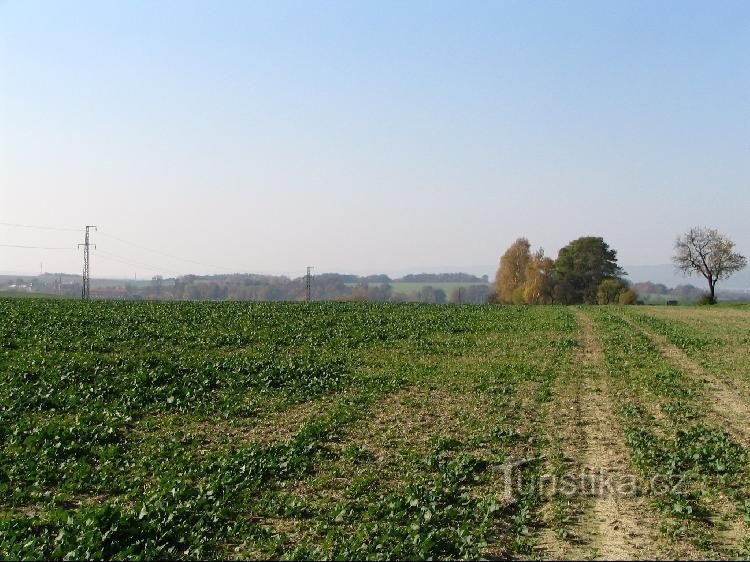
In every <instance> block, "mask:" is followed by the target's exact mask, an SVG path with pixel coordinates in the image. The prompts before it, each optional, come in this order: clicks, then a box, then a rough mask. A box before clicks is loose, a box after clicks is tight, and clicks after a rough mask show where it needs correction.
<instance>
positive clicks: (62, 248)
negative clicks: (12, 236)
mask: <svg viewBox="0 0 750 562" xmlns="http://www.w3.org/2000/svg"><path fill="white" fill-rule="evenodd" d="M0 246H2V247H3V248H23V249H25V250H73V249H74V248H67V247H51V246H25V245H23V244H0Z"/></svg>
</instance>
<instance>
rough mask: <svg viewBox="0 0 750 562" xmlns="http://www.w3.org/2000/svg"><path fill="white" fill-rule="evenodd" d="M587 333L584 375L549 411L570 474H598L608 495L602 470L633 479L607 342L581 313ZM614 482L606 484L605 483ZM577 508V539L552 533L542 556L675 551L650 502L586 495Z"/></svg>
mask: <svg viewBox="0 0 750 562" xmlns="http://www.w3.org/2000/svg"><path fill="white" fill-rule="evenodd" d="M576 319H577V321H578V324H579V329H580V334H581V335H580V341H579V344H580V350H579V353H578V356H577V357H576V364H577V365H578V369H577V372H575V373H573V376H572V378H571V377H567V379H568V380H567V381H565V382H564V383H563V384H561V385H560V387H559V388H558V389H556V390H557V393H556V398H555V402H554V403H553V404H552V407H551V408H550V418H549V427H550V431H551V432H554V433H553V434H554V436H555V437H556V438H557V439H558V440H559V441H560V447H561V449H562V454H563V455H564V457H565V458H566V460H567V464H568V465H569V466H568V470H569V471H572V472H574V473H575V477H576V479H575V481H576V482H577V483H578V482H581V478H580V475H581V474H588V475H593V479H592V480H591V481H588V482H589V483H593V484H594V485H595V486H596V490H601V482H602V478H601V476H600V475H601V474H602V472H601V471H602V470H604V471H606V472H605V474H606V477H607V478H608V481H609V482H611V483H612V484H614V485H615V486H616V485H617V483H618V482H623V481H624V479H625V478H626V477H627V476H628V475H630V474H631V473H632V470H631V468H630V462H629V456H628V452H627V449H626V446H625V444H624V441H623V433H622V428H621V427H620V424H619V422H618V420H617V418H616V414H615V404H614V402H613V398H612V394H611V393H612V388H611V387H610V383H609V381H608V377H607V374H606V369H605V364H604V355H603V350H602V347H601V343H600V342H599V340H598V338H597V337H596V335H595V331H594V326H593V323H592V320H591V318H590V317H589V316H588V315H587V314H585V313H583V312H581V311H576ZM604 481H607V480H604ZM574 505H576V508H575V513H574V514H573V516H574V523H573V525H572V529H571V530H572V534H573V537H572V540H567V541H565V540H561V539H559V538H557V537H556V536H555V535H554V533H553V532H552V531H551V530H547V531H546V532H545V534H544V535H543V536H542V538H541V546H542V548H544V550H545V551H546V553H545V554H543V555H542V556H545V557H549V556H554V557H555V558H567V559H634V558H641V559H650V558H654V557H656V558H665V557H669V556H670V554H671V555H674V554H675V553H674V552H668V550H669V549H667V548H663V547H661V543H662V542H663V540H662V539H661V537H660V536H659V533H658V529H659V525H658V517H656V516H655V515H654V514H653V513H652V512H651V510H650V508H649V506H648V505H647V504H646V501H645V500H644V498H643V497H639V496H634V495H627V494H618V493H617V492H616V488H615V491H614V493H608V492H607V491H605V492H604V493H597V491H594V492H593V493H591V494H590V495H584V496H583V497H580V498H578V501H574Z"/></svg>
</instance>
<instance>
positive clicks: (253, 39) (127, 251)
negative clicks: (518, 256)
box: [0, 1, 750, 284]
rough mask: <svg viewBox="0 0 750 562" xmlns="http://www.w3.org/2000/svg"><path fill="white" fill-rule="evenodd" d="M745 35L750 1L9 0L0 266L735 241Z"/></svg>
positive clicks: (740, 229)
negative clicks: (685, 235)
mask: <svg viewBox="0 0 750 562" xmlns="http://www.w3.org/2000/svg"><path fill="white" fill-rule="evenodd" d="M749 52H750V4H748V3H747V2H718V3H697V2H685V3H679V4H677V3H667V2H628V3H624V2H623V3H590V2H589V3H586V2H570V3H560V2H538V3H527V2H502V3H500V2H474V3H471V4H466V3H458V2H453V3H451V2H429V3H426V2H409V3H397V2H371V3H344V2H325V3H302V2H273V3H260V2H255V3H247V2H217V3H210V4H209V3H202V2H189V1H180V2H172V1H164V2H159V3H148V2H137V1H134V2H127V3H126V2H120V3H114V2H112V3H109V2H108V3H103V2H51V1H48V2H18V1H15V2H14V1H6V2H0V186H1V187H0V190H1V191H0V194H1V195H2V204H1V206H0V223H2V224H0V270H3V271H18V272H23V271H25V272H27V273H33V272H35V271H39V269H40V265H41V267H42V269H44V270H47V271H65V272H70V273H75V272H77V271H79V270H80V266H81V253H80V251H78V250H77V249H76V244H77V243H79V242H82V241H83V229H82V227H83V225H85V224H96V225H98V226H99V227H100V230H99V231H98V232H95V233H93V234H92V240H93V242H94V243H96V244H97V251H96V253H95V254H93V264H92V275H93V276H94V277H99V278H101V277H132V276H133V274H134V273H137V274H138V276H139V278H140V277H141V276H143V277H144V278H145V277H150V276H152V275H156V274H162V275H164V276H174V275H179V274H184V273H197V274H202V273H227V272H231V271H235V270H236V271H241V272H242V271H245V272H257V273H280V274H286V275H291V276H295V277H296V276H300V275H302V274H304V269H305V266H307V265H313V266H315V268H316V271H317V272H324V271H339V272H342V273H348V272H353V273H363V274H364V273H389V272H407V271H408V272H412V273H419V272H420V268H432V269H435V268H439V267H455V268H456V269H454V270H461V268H465V267H477V268H479V267H484V264H487V267H489V270H488V271H486V272H485V273H488V274H490V275H491V274H492V273H494V268H495V267H496V264H497V259H498V257H499V255H500V254H501V253H502V252H503V251H504V250H505V249H506V248H507V247H508V246H509V245H510V244H511V243H512V242H513V240H515V239H516V238H517V237H519V236H525V237H527V238H528V239H529V240H530V242H531V243H532V245H533V246H534V247H538V246H542V247H544V248H545V250H546V251H547V252H548V254H550V255H552V256H553V257H554V256H556V255H557V251H558V249H559V248H560V247H562V246H564V245H565V244H567V243H568V242H569V241H570V240H573V239H575V238H577V237H579V236H583V235H597V236H602V237H604V239H605V240H606V241H607V242H608V243H609V244H610V245H611V246H612V247H613V248H615V249H616V250H618V257H619V260H620V262H621V263H623V264H629V263H630V264H639V265H658V264H666V263H669V259H670V255H671V252H672V243H673V241H674V239H675V237H676V236H677V234H679V233H680V232H682V231H684V230H686V229H687V228H689V227H691V226H693V225H706V226H710V227H714V228H717V229H719V230H720V231H722V232H724V233H726V234H727V235H729V236H730V237H731V238H733V239H734V240H735V241H736V242H737V249H738V251H740V252H742V253H744V254H745V255H747V254H748V253H750V222H749V221H747V211H748V209H750V189H748V188H749V187H750V186H749V185H748V179H749V178H750V158H748V154H750V134H748V133H749V132H750V96H748V93H749V92H750V65H748V64H747V54H748V53H749ZM19 224H20V225H36V226H43V227H54V228H59V229H63V230H43V229H35V228H20V227H17V226H9V225H19ZM2 244H5V246H2ZM9 245H17V246H37V247H42V248H66V249H63V250H58V249H54V250H53V249H38V248H12V247H8V246H9ZM414 264H416V265H414ZM441 264H447V265H446V266H442V265H441ZM449 264H456V265H455V266H451V265H449ZM462 264H463V265H462ZM469 272H470V273H471V271H469ZM686 282H691V281H690V279H689V278H688V279H687V280H686ZM693 282H695V283H696V284H698V283H697V282H696V281H695V280H693Z"/></svg>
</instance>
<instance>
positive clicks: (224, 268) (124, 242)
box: [99, 232, 235, 273]
mask: <svg viewBox="0 0 750 562" xmlns="http://www.w3.org/2000/svg"><path fill="white" fill-rule="evenodd" d="M99 235H101V236H106V237H107V238H111V239H112V240H117V241H118V242H122V243H123V244H127V245H129V246H133V247H134V248H139V249H141V250H146V251H147V252H152V253H154V254H158V255H161V256H164V257H167V258H171V259H174V260H178V261H183V262H186V263H192V264H194V265H199V266H201V267H206V268H208V269H214V270H216V269H222V270H224V271H231V272H233V273H235V270H233V269H229V268H226V267H217V266H215V265H209V264H205V263H202V262H199V261H196V260H191V259H187V258H181V257H179V256H175V255H173V254H169V253H167V252H163V251H161V250H154V249H153V248H149V247H147V246H144V245H142V244H137V243H135V242H130V241H128V240H125V239H123V238H120V237H118V236H114V235H112V234H107V233H106V232H99Z"/></svg>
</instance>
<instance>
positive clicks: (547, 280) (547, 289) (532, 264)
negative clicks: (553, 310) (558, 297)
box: [523, 248, 555, 304]
mask: <svg viewBox="0 0 750 562" xmlns="http://www.w3.org/2000/svg"><path fill="white" fill-rule="evenodd" d="M554 271H555V262H554V260H552V259H551V258H548V257H546V256H545V255H544V250H543V249H542V248H539V249H538V250H537V251H536V252H534V255H533V256H531V258H530V259H529V263H528V264H527V265H526V281H525V282H524V284H523V300H524V302H526V303H528V304H549V303H551V302H552V275H553V273H554Z"/></svg>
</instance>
